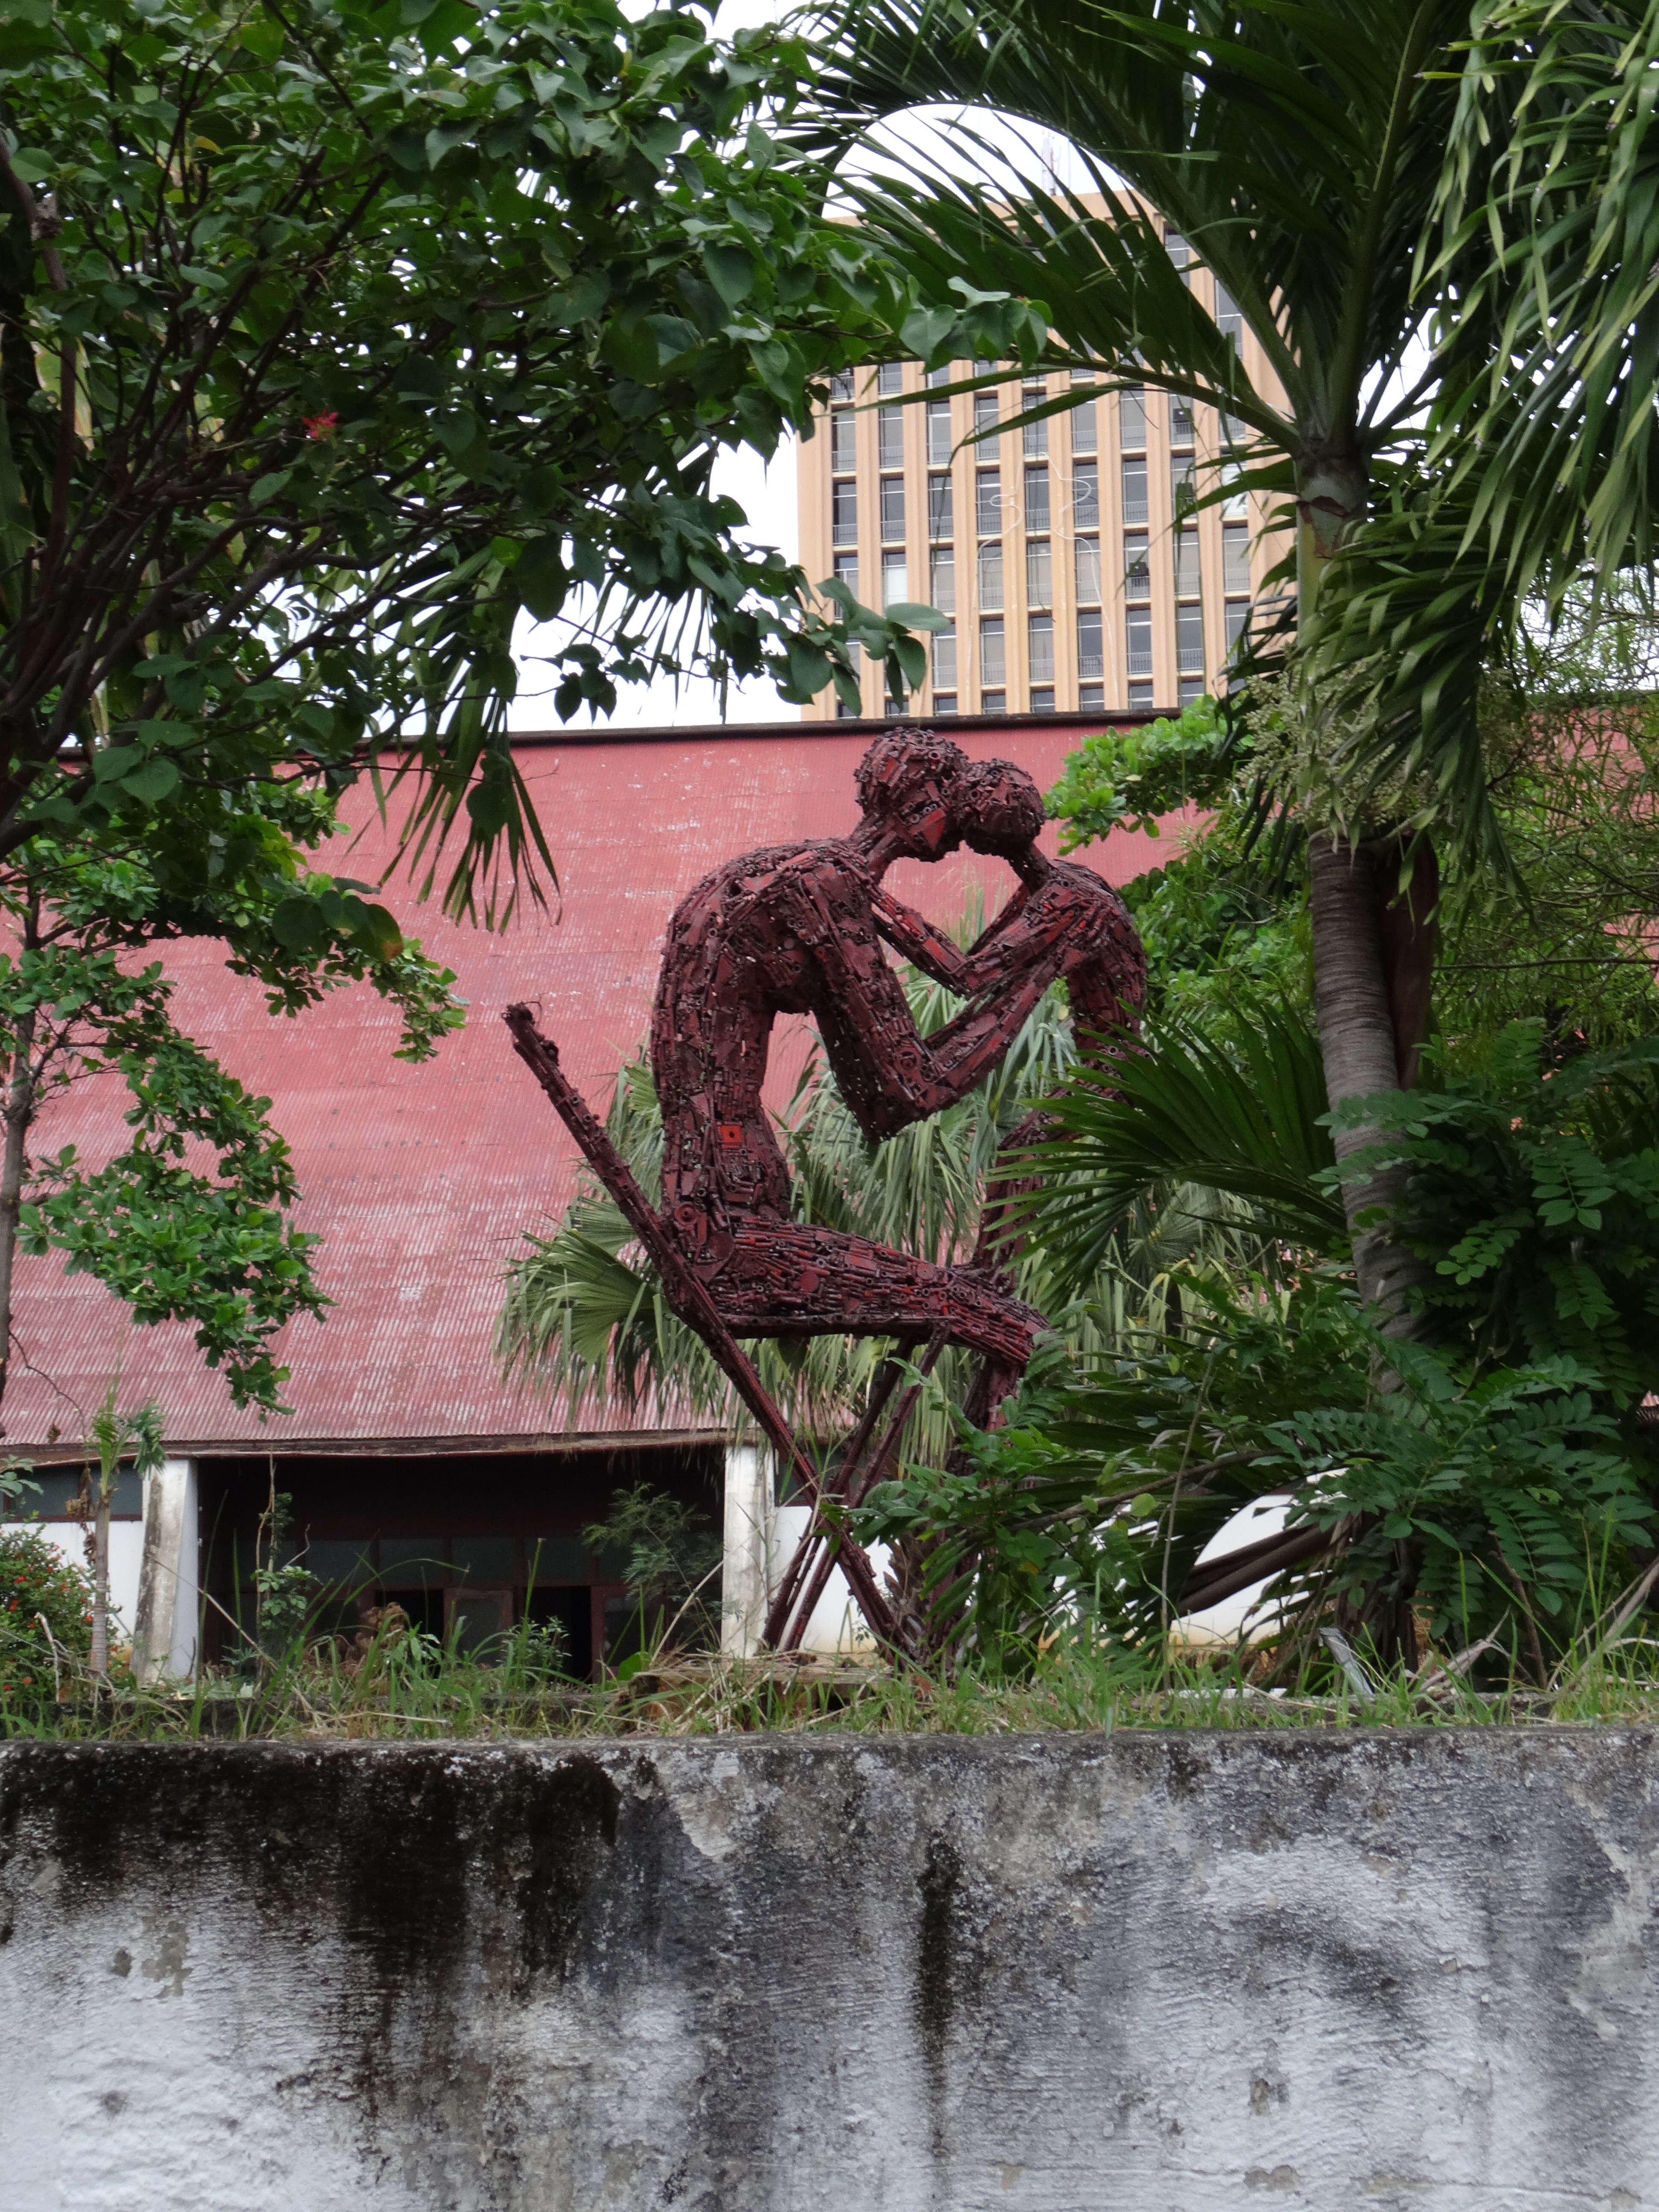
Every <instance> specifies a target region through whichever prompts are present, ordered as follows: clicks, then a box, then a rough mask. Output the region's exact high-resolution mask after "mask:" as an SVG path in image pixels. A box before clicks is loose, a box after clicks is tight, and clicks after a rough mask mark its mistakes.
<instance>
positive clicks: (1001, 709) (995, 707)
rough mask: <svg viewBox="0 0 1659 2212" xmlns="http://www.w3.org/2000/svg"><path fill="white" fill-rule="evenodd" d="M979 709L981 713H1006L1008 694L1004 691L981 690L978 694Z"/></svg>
mask: <svg viewBox="0 0 1659 2212" xmlns="http://www.w3.org/2000/svg"><path fill="white" fill-rule="evenodd" d="M979 711H980V713H981V714H1006V713H1007V711H1008V694H1007V693H1006V691H981V693H980V695H979Z"/></svg>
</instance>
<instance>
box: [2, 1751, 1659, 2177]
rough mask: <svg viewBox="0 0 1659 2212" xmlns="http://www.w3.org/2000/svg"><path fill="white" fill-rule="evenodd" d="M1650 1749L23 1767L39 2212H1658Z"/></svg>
mask: <svg viewBox="0 0 1659 2212" xmlns="http://www.w3.org/2000/svg"><path fill="white" fill-rule="evenodd" d="M1656 1781H1659V1761H1656V1741H1655V1738H1654V1737H1653V1736H1652V1735H1650V1734H1649V1733H1647V1732H1644V1731H1639V1730H1611V1729H1609V1730H1607V1731H1602V1732H1577V1731H1571V1730H1566V1729H1562V1730H1559V1731H1558V1730H1547V1729H1540V1730H1536V1731H1532V1732H1528V1733H1507V1732H1500V1731H1498V1730H1496V1729H1493V1730H1475V1731H1470V1732H1459V1731H1454V1730H1444V1731H1439V1730H1427V1729H1425V1730H1421V1731H1412V1732H1409V1733H1399V1734H1389V1733H1385V1732H1380V1731H1379V1732H1375V1733H1372V1732H1366V1731H1363V1730H1353V1731H1346V1732H1340V1733H1339V1732H1335V1731H1332V1732H1329V1733H1316V1732H1311V1731H1310V1732H1306V1733H1285V1734H1281V1735H1259V1734H1257V1735H1199V1734H1178V1735H1118V1736H1113V1737H1099V1736H1095V1737H1047V1738H1042V1739H1033V1738H1002V1739H994V1740H960V1739H957V1740H936V1739H934V1740H923V1739H910V1740H893V1741H881V1740H878V1739H866V1738H859V1737H853V1736H844V1737H841V1738H839V1739H836V1738H824V1739H822V1740H814V1739H811V1738H802V1737H799V1736H797V1737H772V1738H760V1737H753V1738H743V1739H736V1740H733V1739H709V1740H705V1741H696V1742H661V1741H647V1740H644V1739H640V1740H636V1741H632V1742H612V1743H610V1744H608V1745H604V1746H599V1747H586V1746H568V1747H559V1746H556V1745H549V1746H544V1747H534V1748H523V1749H471V1748H468V1747H455V1746H444V1745H433V1746H429V1747H427V1746H422V1747H417V1748H409V1749H405V1748H403V1747H380V1748H375V1747H352V1746H343V1747H333V1748H317V1749H312V1748H304V1747H258V1746H250V1747H235V1746H225V1747H201V1748H196V1747H177V1748H147V1747H123V1746H119V1745H112V1746H104V1747H40V1746H33V1745H14V1746H12V1747H9V1748H7V1749H6V1750H5V1751H4V1752H3V1753H0V1850H3V1854H4V1857H3V1864H0V1920H3V1922H4V1923H5V1924H6V1925H7V1927H8V1930H9V1937H8V1940H7V1941H6V1942H5V1944H4V1947H3V1948H0V2039H3V2040H0V2049H3V2051H4V2090H5V2093H4V2096H3V2098H0V2201H3V2203H4V2205H5V2207H6V2208H7V2212H46V2208H49V2207H50V2208H53V2209H54V2212H56V2208H58V2207H60V2206H61V2207H65V2208H70V2207H72V2208H74V2209H75V2212H117V2209H118V2212H132V2208H138V2207H146V2208H148V2207H151V2206H156V2207H161V2206H165V2207H168V2208H173V2207H177V2208H180V2212H221V2208H222V2212H265V2208H269V2209H270V2212H347V2209H348V2208H350V2209H351V2212H361V2208H365V2207H399V2208H401V2207H411V2208H414V2207H418V2208H422V2212H426V2208H433V2212H439V2208H442V2212H474V2208H477V2212H483V2208H490V2209H491V2212H495V2208H500V2212H507V2208H512V2212H531V2208H534V2212H607V2208H629V2212H632V2208H636V2207H637V2208H641V2212H644V2208H647V2207H653V2208H654V2207H658V2206H675V2207H678V2208H680V2212H688V2208H692V2207H696V2208H698V2212H866V2208H870V2212H873V2208H902V2212H911V2208H916V2212H923V2208H926V2212H969V2208H972V2212H980V2208H986V2212H989V2208H999V2212H1000V2208H1004V2207H1011V2208H1012V2207H1017V2208H1022V2212H1027V2209H1029V2212H1039V2208H1040V2212H1095V2208H1100V2212H1106V2208H1111V2212H1221V2208H1224V2207H1226V2208H1235V2207H1237V2208H1249V2207H1250V2206H1252V2205H1261V2206H1264V2207H1266V2206H1285V2207H1290V2206H1317V2207H1320V2208H1323V2209H1324V2212H1339V2208H1340V2212H1348V2209H1349V2208H1352V2207H1357V2206H1358V2207H1381V2208H1390V2207H1394V2208H1400V2209H1401V2212H1405V2208H1407V2207H1409V2208H1412V2212H1421V2208H1434V2212H1438V2208H1445V2212H1452V2208H1455V2212H1556V2208H1560V2209H1561V2212H1566V2208H1568V2207H1571V2208H1575V2212H1583V2208H1590V2207H1594V2208H1600V2212H1613V2208H1615V2207H1616V2208H1621V2209H1622V2212H1633V2209H1634V2208H1636V2207H1638V2206H1651V2205H1653V2204H1655V2203H1656V2202H1659V1974H1656V1957H1655V1947H1656V1936H1659V1919H1656V1902H1659V1887H1656V1885H1659V1792H1656Z"/></svg>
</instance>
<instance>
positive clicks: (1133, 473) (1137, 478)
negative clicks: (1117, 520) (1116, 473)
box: [1122, 457, 1147, 522]
mask: <svg viewBox="0 0 1659 2212" xmlns="http://www.w3.org/2000/svg"><path fill="white" fill-rule="evenodd" d="M1122 469H1123V520H1125V521H1126V522H1145V521H1146V519H1147V507H1146V459H1145V458H1144V457H1142V458H1140V459H1125V460H1124V462H1123V463H1122Z"/></svg>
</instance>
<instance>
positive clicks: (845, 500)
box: [829, 477, 859, 545]
mask: <svg viewBox="0 0 1659 2212" xmlns="http://www.w3.org/2000/svg"><path fill="white" fill-rule="evenodd" d="M829 537H830V542H831V543H832V544H836V545H856V544H858V542H859V488H858V486H857V484H856V483H854V481H853V479H852V477H847V478H846V479H845V481H844V482H842V483H837V484H832V485H831V486H830V488H829Z"/></svg>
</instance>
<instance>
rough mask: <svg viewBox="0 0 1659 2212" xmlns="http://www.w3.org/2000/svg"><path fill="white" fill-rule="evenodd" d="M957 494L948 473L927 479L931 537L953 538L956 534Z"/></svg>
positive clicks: (928, 522) (928, 518) (928, 525)
mask: <svg viewBox="0 0 1659 2212" xmlns="http://www.w3.org/2000/svg"><path fill="white" fill-rule="evenodd" d="M956 526H957V525H956V495H955V494H954V493H953V492H952V491H951V479H950V477H949V476H948V475H945V474H940V475H939V476H933V477H928V479H927V535H928V536H929V537H930V538H951V537H953V536H954V535H955V534H956Z"/></svg>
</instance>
